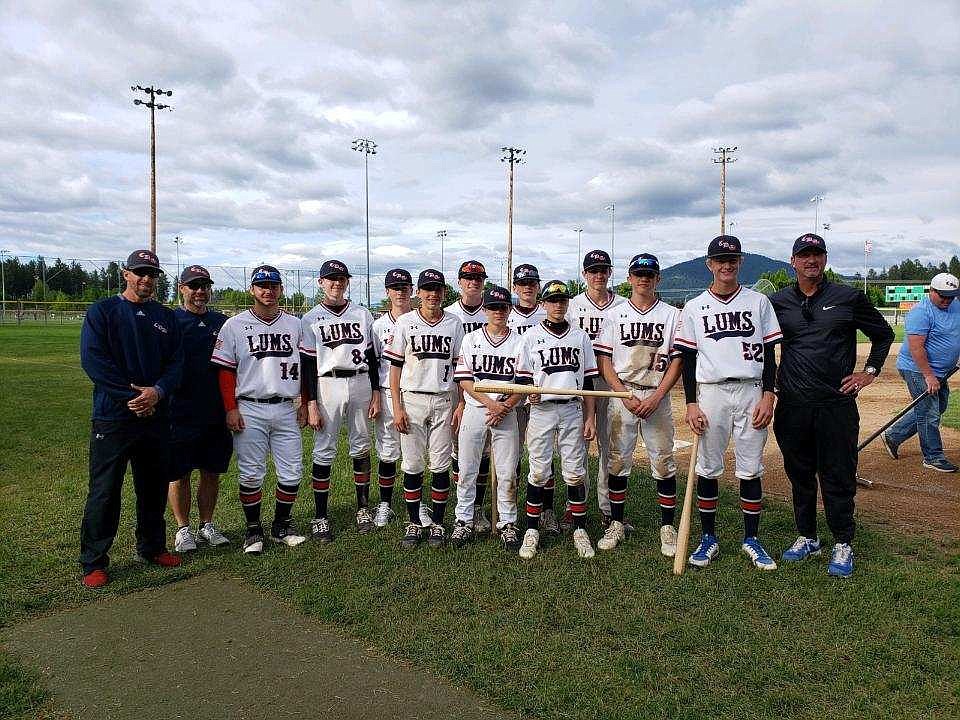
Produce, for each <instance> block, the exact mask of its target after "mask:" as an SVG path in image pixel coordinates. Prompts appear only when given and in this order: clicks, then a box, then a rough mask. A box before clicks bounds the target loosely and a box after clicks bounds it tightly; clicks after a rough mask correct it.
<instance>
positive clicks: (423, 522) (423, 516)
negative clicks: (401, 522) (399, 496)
mask: <svg viewBox="0 0 960 720" xmlns="http://www.w3.org/2000/svg"><path fill="white" fill-rule="evenodd" d="M431 525H433V516H432V515H431V514H430V508H428V507H427V506H426V505H421V506H420V527H425V528H428V527H430V526H431Z"/></svg>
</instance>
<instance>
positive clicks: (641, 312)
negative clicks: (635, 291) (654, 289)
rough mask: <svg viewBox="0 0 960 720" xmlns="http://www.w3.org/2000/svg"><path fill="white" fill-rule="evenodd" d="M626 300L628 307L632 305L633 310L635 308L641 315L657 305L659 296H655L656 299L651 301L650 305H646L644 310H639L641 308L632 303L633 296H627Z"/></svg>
mask: <svg viewBox="0 0 960 720" xmlns="http://www.w3.org/2000/svg"><path fill="white" fill-rule="evenodd" d="M627 302H628V303H630V307H632V308H633V309H634V310H636V311H637V312H638V313H640V314H641V315H646V314H647V313H648V312H650V311H651V310H653V309H654V308H655V307H656V306H657V305H659V304H660V298H657V299H656V300H654V301H653V305H651V306H650V307H648V308H647V309H646V310H641V309H640V308H638V307H637V306H636V305H634V304H633V298H627Z"/></svg>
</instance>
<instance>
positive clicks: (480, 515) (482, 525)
mask: <svg viewBox="0 0 960 720" xmlns="http://www.w3.org/2000/svg"><path fill="white" fill-rule="evenodd" d="M473 531H474V532H477V533H488V532H490V521H489V520H487V516H486V514H485V513H484V512H483V508H482V507H480V506H479V505H474V506H473Z"/></svg>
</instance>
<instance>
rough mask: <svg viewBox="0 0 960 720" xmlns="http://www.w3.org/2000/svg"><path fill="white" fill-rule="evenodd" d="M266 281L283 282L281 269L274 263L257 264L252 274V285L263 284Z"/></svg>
mask: <svg viewBox="0 0 960 720" xmlns="http://www.w3.org/2000/svg"><path fill="white" fill-rule="evenodd" d="M264 283H281V284H282V283H283V278H281V277H280V271H279V270H277V269H276V268H275V267H274V266H273V265H257V266H256V267H255V268H254V269H253V272H252V273H251V274H250V284H251V285H262V284H264Z"/></svg>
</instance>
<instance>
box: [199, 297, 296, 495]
mask: <svg viewBox="0 0 960 720" xmlns="http://www.w3.org/2000/svg"><path fill="white" fill-rule="evenodd" d="M300 335H301V327H300V319H299V318H297V317H296V316H294V315H290V314H288V313H286V312H283V311H282V310H281V311H280V314H279V315H277V316H276V317H275V318H274V319H273V320H269V321H268V320H263V319H261V318H259V317H257V316H256V315H255V314H254V313H253V312H251V311H250V310H245V311H244V312H242V313H240V314H238V315H234V316H233V317H231V318H228V319H227V321H226V322H225V323H224V324H223V327H222V328H221V329H220V333H219V335H218V336H217V342H216V344H215V345H214V348H213V355H212V357H211V358H210V360H211V362H214V363H216V364H217V365H221V366H223V367H225V368H230V369H232V370H235V371H236V373H237V390H236V393H237V405H238V408H239V410H240V415H241V416H242V417H243V422H244V429H243V431H241V432H238V433H235V434H234V436H233V448H234V452H235V453H236V456H237V472H238V475H239V482H240V484H241V486H245V487H248V488H257V489H259V488H261V487H262V486H263V479H264V477H265V476H266V474H267V454H268V453H271V452H272V453H273V463H274V465H275V467H276V470H277V481H278V483H279V484H280V485H283V486H285V487H294V488H296V487H298V486H299V484H300V475H301V471H302V455H303V443H302V439H301V435H300V428H299V426H298V425H297V412H296V408H295V407H294V403H293V402H292V401H293V399H294V398H295V397H297V396H298V395H299V394H300V354H299V351H298V350H297V348H298V346H299V344H300ZM266 400H271V401H274V402H263V401H266ZM257 401H260V402H257ZM278 497H279V495H278Z"/></svg>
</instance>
